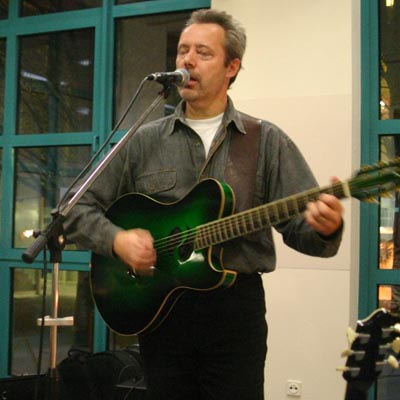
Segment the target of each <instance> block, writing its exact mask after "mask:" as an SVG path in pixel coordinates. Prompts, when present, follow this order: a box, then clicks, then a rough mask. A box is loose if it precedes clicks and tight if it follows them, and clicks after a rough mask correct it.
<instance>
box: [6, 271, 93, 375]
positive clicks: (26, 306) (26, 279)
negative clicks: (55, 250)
mask: <svg viewBox="0 0 400 400" xmlns="http://www.w3.org/2000/svg"><path fill="white" fill-rule="evenodd" d="M12 276H13V281H12V303H13V305H12V308H11V310H12V315H11V318H12V320H11V321H12V334H11V342H12V345H11V355H10V359H11V371H10V372H11V374H13V375H22V374H35V373H36V368H37V362H38V356H39V354H38V352H39V334H40V326H38V324H37V319H38V318H41V316H42V293H43V284H44V279H43V274H42V271H41V270H37V269H30V268H15V269H13V274H12ZM51 279H52V275H51V273H49V274H48V278H47V285H46V291H47V296H46V310H45V315H50V314H51V301H52V298H51V295H52V290H51V285H52V282H51ZM88 279H89V273H88V272H77V271H60V272H59V284H58V287H59V306H58V316H59V317H60V318H63V317H69V316H73V317H74V326H72V327H71V326H63V327H59V328H58V329H57V333H58V334H57V362H60V361H62V360H63V359H64V358H66V357H67V352H68V350H69V349H70V348H72V347H74V348H81V349H84V350H87V351H90V350H91V348H92V339H93V338H92V325H93V302H92V298H91V296H90V295H88V294H89V291H88V290H87V289H88V288H89V283H88ZM82 289H84V291H85V292H84V293H83V294H82ZM45 329H46V331H45V334H44V344H43V360H42V366H41V367H42V370H41V372H42V373H46V372H47V370H48V368H49V354H50V347H49V346H50V344H49V328H48V327H46V328H45Z"/></svg>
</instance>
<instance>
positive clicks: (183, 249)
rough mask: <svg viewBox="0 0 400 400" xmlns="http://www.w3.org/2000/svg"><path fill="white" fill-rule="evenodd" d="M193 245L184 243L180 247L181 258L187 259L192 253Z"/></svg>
mask: <svg viewBox="0 0 400 400" xmlns="http://www.w3.org/2000/svg"><path fill="white" fill-rule="evenodd" d="M192 250H193V249H192V246H190V245H188V244H184V245H182V246H179V248H178V255H179V258H180V259H181V260H187V259H188V258H189V257H190V255H191V254H192Z"/></svg>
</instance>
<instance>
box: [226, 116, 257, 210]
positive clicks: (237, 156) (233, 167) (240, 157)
mask: <svg viewBox="0 0 400 400" xmlns="http://www.w3.org/2000/svg"><path fill="white" fill-rule="evenodd" d="M240 114H241V118H242V122H243V126H244V128H245V131H246V134H245V135H244V134H243V133H241V132H237V131H236V130H233V131H232V136H231V143H230V149H229V158H228V163H227V166H226V169H225V172H224V180H225V182H227V183H228V184H229V185H230V186H231V187H232V189H233V191H234V193H235V199H236V211H243V210H246V209H249V208H251V207H253V198H254V190H255V185H256V173H257V162H258V151H259V146H260V136H261V135H260V134H261V120H260V119H257V118H254V117H251V116H249V115H247V114H244V113H240Z"/></svg>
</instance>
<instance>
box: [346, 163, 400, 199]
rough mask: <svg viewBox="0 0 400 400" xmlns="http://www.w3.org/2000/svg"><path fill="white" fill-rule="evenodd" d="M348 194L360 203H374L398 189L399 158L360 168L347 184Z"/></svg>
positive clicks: (399, 174) (399, 181) (399, 175)
mask: <svg viewBox="0 0 400 400" xmlns="http://www.w3.org/2000/svg"><path fill="white" fill-rule="evenodd" d="M348 185H349V190H350V193H351V195H352V196H353V197H355V198H357V199H358V200H360V201H366V202H376V201H377V198H378V197H385V196H388V195H390V193H392V192H394V191H398V190H399V188H400V157H397V158H394V159H393V160H389V161H387V162H381V161H380V162H378V163H376V164H374V165H368V166H365V167H363V168H361V169H360V170H359V171H358V172H357V173H356V174H355V175H354V177H353V178H352V179H350V180H349V182H348Z"/></svg>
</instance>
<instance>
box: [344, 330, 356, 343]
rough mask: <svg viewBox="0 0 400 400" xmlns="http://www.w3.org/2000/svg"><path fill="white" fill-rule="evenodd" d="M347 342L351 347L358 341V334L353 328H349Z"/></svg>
mask: <svg viewBox="0 0 400 400" xmlns="http://www.w3.org/2000/svg"><path fill="white" fill-rule="evenodd" d="M346 336H347V341H348V342H349V344H350V345H352V344H353V343H354V341H355V340H356V339H357V333H356V331H355V330H354V329H353V328H350V327H348V328H347V332H346Z"/></svg>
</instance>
